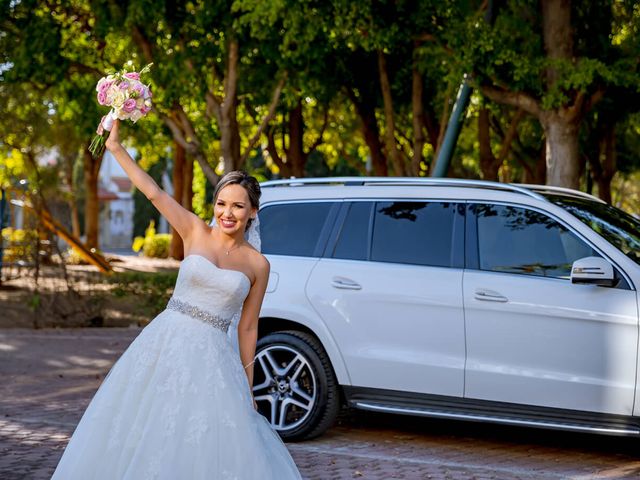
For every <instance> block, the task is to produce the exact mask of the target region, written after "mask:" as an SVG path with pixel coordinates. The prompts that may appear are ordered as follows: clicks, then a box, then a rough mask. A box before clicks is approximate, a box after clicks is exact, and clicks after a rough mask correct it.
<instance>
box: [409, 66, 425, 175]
mask: <svg viewBox="0 0 640 480" xmlns="http://www.w3.org/2000/svg"><path fill="white" fill-rule="evenodd" d="M422 96H423V80H422V74H421V73H420V71H419V70H418V67H417V66H416V65H415V64H414V66H413V72H412V88H411V97H412V98H411V104H412V113H413V115H412V117H413V156H412V158H411V173H412V175H414V176H416V177H417V176H418V175H420V164H421V163H422V160H423V158H422V149H423V148H424V142H425V136H424V108H423V106H422V105H423V104H422Z"/></svg>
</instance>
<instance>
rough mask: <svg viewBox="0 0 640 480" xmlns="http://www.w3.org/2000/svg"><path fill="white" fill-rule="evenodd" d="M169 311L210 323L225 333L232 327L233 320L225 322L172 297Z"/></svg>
mask: <svg viewBox="0 0 640 480" xmlns="http://www.w3.org/2000/svg"><path fill="white" fill-rule="evenodd" d="M167 309H168V310H174V311H176V312H180V313H182V314H184V315H188V316H189V317H191V318H195V319H196V320H200V321H201V322H204V323H208V324H209V325H211V326H212V327H215V328H217V329H219V330H222V331H223V332H225V333H226V331H227V330H228V329H229V325H231V320H225V319H224V318H222V317H220V316H218V315H214V314H213V313H209V312H207V311H205V310H202V309H201V308H198V307H196V306H195V305H191V304H190V303H187V302H183V301H182V300H178V299H177V298H173V297H171V298H170V299H169V303H167Z"/></svg>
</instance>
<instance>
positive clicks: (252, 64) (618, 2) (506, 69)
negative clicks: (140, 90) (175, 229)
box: [0, 0, 640, 252]
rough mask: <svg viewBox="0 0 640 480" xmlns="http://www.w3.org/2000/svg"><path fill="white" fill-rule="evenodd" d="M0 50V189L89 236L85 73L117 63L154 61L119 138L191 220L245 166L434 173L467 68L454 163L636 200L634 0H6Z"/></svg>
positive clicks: (639, 99)
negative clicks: (36, 197)
mask: <svg viewBox="0 0 640 480" xmlns="http://www.w3.org/2000/svg"><path fill="white" fill-rule="evenodd" d="M0 55H1V57H0V81H1V83H0V184H1V185H2V186H3V187H11V186H15V185H16V182H17V181H18V180H20V179H23V178H28V180H29V181H30V185H31V186H32V187H33V188H34V189H36V190H38V191H39V192H40V193H42V194H43V195H44V197H45V198H47V199H48V200H49V201H50V202H59V203H62V204H65V205H67V206H68V208H66V209H65V212H66V213H65V216H66V217H67V218H65V219H63V220H64V221H65V222H66V223H68V224H69V225H70V226H71V227H72V228H73V231H74V233H76V234H77V235H80V234H84V235H85V237H86V239H87V244H88V245H89V246H94V247H97V246H98V245H97V228H98V226H97V225H98V222H97V208H98V203H97V194H96V192H97V171H98V170H99V167H100V161H101V160H100V159H97V160H94V159H91V158H90V156H89V155H88V154H87V151H86V148H87V146H88V144H89V141H90V139H91V136H92V134H93V131H94V130H95V127H96V124H97V121H98V119H99V118H100V116H101V115H103V114H104V113H106V112H104V111H101V110H100V108H99V106H98V104H97V102H96V100H95V98H94V95H95V84H96V82H97V81H98V79H99V78H100V77H101V76H103V75H105V74H107V73H109V72H112V71H114V70H117V69H119V68H121V67H122V65H123V64H125V63H126V62H129V61H130V62H132V63H133V64H134V65H135V66H137V67H141V66H143V65H144V64H146V63H149V62H153V63H154V66H153V68H152V71H151V73H150V75H149V76H148V77H147V78H146V80H148V81H149V82H150V83H151V85H152V90H153V93H154V102H155V107H154V111H153V112H152V114H151V115H149V117H148V118H146V119H144V120H143V121H141V122H139V123H138V124H136V125H135V126H128V127H127V128H126V129H125V136H126V138H127V142H128V143H129V144H130V145H131V146H134V147H135V148H136V149H137V151H138V152H139V153H140V158H141V160H140V163H141V165H142V166H143V167H144V168H146V169H149V170H150V171H151V172H152V173H153V174H154V175H158V174H159V173H161V171H163V170H165V169H169V171H170V172H171V174H172V176H173V181H174V187H176V188H174V189H176V191H177V192H179V193H176V195H177V197H179V200H180V201H181V203H182V204H183V205H184V206H185V207H188V208H191V209H193V211H195V212H196V213H197V214H198V215H201V216H202V217H203V218H206V217H207V216H209V215H210V214H211V207H210V201H211V192H212V185H213V184H215V182H216V181H217V179H218V176H219V175H221V174H222V173H224V172H225V171H229V170H233V169H237V168H245V169H247V170H249V171H250V172H252V173H254V174H255V175H257V176H258V177H259V178H261V179H268V178H277V177H288V176H296V177H301V176H309V175H311V176H319V175H323V176H324V175H382V176H384V175H413V176H426V175H429V174H430V172H431V171H432V169H433V164H434V159H435V158H436V156H437V153H438V151H439V149H440V148H441V146H442V140H443V133H444V128H445V126H446V124H447V122H448V120H449V115H450V112H451V108H452V105H453V102H454V101H455V98H456V95H457V92H458V88H459V86H460V83H461V81H462V78H463V76H464V75H466V76H467V77H466V78H467V79H468V82H469V83H470V85H471V86H472V87H473V95H472V98H471V102H470V106H469V109H468V111H467V114H466V117H465V119H464V124H463V128H462V133H461V137H460V140H459V142H458V145H457V148H456V152H455V156H454V159H453V162H452V165H451V167H450V169H449V172H448V175H449V176H453V177H465V178H484V179H490V180H499V181H509V182H525V183H526V182H532V183H551V184H555V185H562V186H569V187H572V188H581V189H583V190H585V191H590V192H593V193H594V194H596V195H599V196H601V197H602V198H603V199H605V200H607V201H609V202H612V203H614V204H616V205H618V206H621V207H622V208H625V209H627V210H629V211H631V212H633V213H636V214H637V213H639V212H640V194H639V191H640V190H639V187H638V181H637V180H638V175H639V173H638V172H639V170H640V164H639V159H638V151H639V150H638V149H639V147H640V75H638V73H639V72H638V63H639V59H640V4H638V3H637V2H634V1H632V0H615V1H614V0H609V1H605V0H593V1H592V0H588V1H587V0H583V1H569V0H539V1H538V0H505V1H464V0H458V1H452V0H442V1H432V0H395V1H391V0H367V1H365V0H332V1H326V0H228V1H175V2H165V1H156V0H119V1H114V0H91V1H90V0H69V1H65V2H58V1H52V0H1V1H0ZM51 152H54V153H53V154H51ZM44 158H48V159H50V162H44V161H43V159H44ZM139 203H140V205H142V203H143V202H139ZM140 212H143V207H140V208H139V210H138V215H141V216H142V218H143V219H144V220H140V219H138V221H137V222H136V225H137V227H136V229H137V234H141V231H142V229H144V228H145V227H146V225H147V224H148V219H149V218H150V217H151V215H150V214H149V213H142V214H141V213H140ZM171 248H172V249H173V248H178V246H176V245H174V244H173V243H172V244H171ZM172 252H175V251H174V250H172Z"/></svg>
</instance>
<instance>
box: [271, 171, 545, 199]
mask: <svg viewBox="0 0 640 480" xmlns="http://www.w3.org/2000/svg"><path fill="white" fill-rule="evenodd" d="M304 185H309V186H319V185H345V186H349V185H360V186H366V185H378V186H380V185H432V186H439V187H475V188H486V189H490V190H504V191H509V192H514V193H521V194H523V195H527V196H528V197H533V198H536V199H538V200H543V201H547V199H546V198H545V197H543V196H542V195H540V194H539V193H537V192H534V191H532V190H530V189H528V188H525V187H523V186H520V185H514V184H511V183H500V182H489V181H486V180H466V179H460V178H432V177H315V178H288V179H282V180H269V181H266V182H262V183H261V184H260V186H261V187H263V188H264V187H266V188H270V187H285V186H292V187H293V186H304Z"/></svg>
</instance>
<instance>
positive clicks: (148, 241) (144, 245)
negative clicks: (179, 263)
mask: <svg viewBox="0 0 640 480" xmlns="http://www.w3.org/2000/svg"><path fill="white" fill-rule="evenodd" d="M170 245H171V234H169V233H156V228H155V222H154V221H153V220H151V222H149V226H148V227H147V229H146V230H145V232H144V238H142V237H136V238H134V239H133V245H132V246H131V248H132V249H133V251H134V252H139V251H140V250H142V253H143V255H144V256H145V257H152V258H167V257H168V256H169V246H170Z"/></svg>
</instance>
